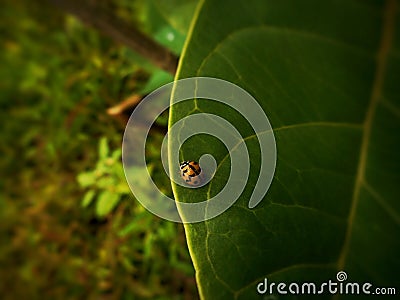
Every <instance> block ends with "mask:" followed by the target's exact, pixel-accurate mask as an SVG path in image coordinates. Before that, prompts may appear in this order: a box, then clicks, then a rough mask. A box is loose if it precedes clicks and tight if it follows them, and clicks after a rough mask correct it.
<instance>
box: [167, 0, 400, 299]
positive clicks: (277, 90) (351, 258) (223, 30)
mask: <svg viewBox="0 0 400 300" xmlns="http://www.w3.org/2000/svg"><path fill="white" fill-rule="evenodd" d="M398 7H399V3H398V1H395V0H393V1H392V0H389V1H386V2H380V1H372V0H371V1H355V0H354V1H348V0H346V1H345V0H340V1H333V0H332V1H317V0H308V1H301V2H300V1H298V2H295V1H272V0H270V1H264V0H263V1H261V0H249V1H245V2H244V1H231V2H229V5H227V3H226V2H223V1H217V0H204V1H202V2H201V3H200V4H199V6H198V8H197V12H196V15H195V20H194V21H193V24H192V25H193V26H192V28H191V30H190V32H189V37H188V40H187V43H186V46H185V48H184V51H183V54H182V59H181V62H180V67H179V70H178V74H177V79H180V78H186V77H193V76H210V77H217V78H221V79H225V80H228V81H231V82H233V83H235V84H237V85H239V86H240V87H242V88H244V89H245V90H247V91H248V92H249V93H250V94H252V95H253V96H254V97H255V98H256V99H257V101H258V102H259V104H260V105H261V107H262V108H263V109H264V111H265V112H266V114H267V115H268V117H269V120H270V122H271V124H272V127H273V130H274V134H275V138H276V143H277V156H278V157H277V167H276V172H275V177H274V180H273V182H272V185H271V187H270V189H269V191H268V193H267V195H266V196H265V198H264V199H263V201H262V202H261V203H260V204H259V205H258V206H257V207H255V208H254V209H249V208H248V200H249V197H250V195H251V192H252V189H253V188H254V185H255V183H256V181H257V176H258V173H259V167H258V166H259V163H258V162H259V161H260V151H259V147H258V144H257V140H256V139H255V138H254V136H253V137H251V136H252V135H253V131H252V129H251V128H250V127H249V124H248V123H247V122H246V120H244V119H243V118H242V117H241V116H240V115H238V114H237V113H235V112H234V111H232V110H230V109H227V108H225V107H221V105H219V104H215V103H211V102H210V101H207V100H202V99H200V100H199V99H198V100H197V101H196V103H195V102H194V101H186V102H184V103H180V104H179V105H176V106H173V108H172V109H171V110H170V118H171V124H174V123H175V122H177V121H178V120H180V119H182V118H183V117H185V116H188V115H190V114H193V113H213V114H217V115H219V116H221V117H223V118H225V119H226V120H228V121H229V122H231V123H232V124H233V125H234V126H235V127H236V128H237V129H238V130H239V131H240V133H241V134H242V136H243V138H246V141H245V142H246V145H247V147H248V150H249V155H250V157H251V171H250V176H249V179H248V182H247V186H246V188H245V191H244V192H243V194H242V195H241V197H240V198H239V199H238V200H237V201H236V203H235V204H234V205H233V206H232V207H231V208H230V209H229V210H227V211H226V212H225V213H223V214H222V215H220V216H218V217H216V218H214V219H211V220H208V221H205V222H202V223H196V224H186V225H185V230H186V235H187V239H188V245H189V249H190V253H191V256H192V259H193V262H194V265H195V269H196V274H197V275H196V276H197V281H198V285H199V291H200V295H201V297H202V298H203V299H218V298H222V299H231V298H236V299H252V298H254V299H259V297H260V295H258V294H257V290H256V286H257V283H258V282H261V281H262V280H264V278H268V281H269V282H271V281H272V282H279V281H285V282H290V281H297V282H310V281H313V280H314V281H316V282H321V281H328V280H329V279H331V280H335V279H336V273H337V272H338V271H340V270H344V271H345V272H346V273H347V275H348V281H350V282H370V283H372V284H373V286H374V287H375V286H395V287H397V290H399V283H398V275H397V270H398V269H399V268H400V260H399V258H398V253H400V239H399V235H400V201H399V193H398V187H397V186H398V183H399V182H400V176H399V174H400V173H399V171H398V170H399V168H400V159H399V152H400V136H399V134H398V132H399V130H400V122H399V118H400V99H399V95H400V88H399V84H398V82H399V74H400V21H399V19H400V18H399V8H398ZM204 153H210V154H212V155H213V156H214V158H215V159H216V161H217V164H218V171H217V173H216V174H215V176H214V178H213V180H212V182H211V183H210V184H209V185H207V186H205V187H202V188H199V189H187V188H183V187H180V186H174V194H175V198H176V199H177V200H178V201H181V202H195V201H202V200H206V199H208V198H210V197H212V196H213V195H215V194H216V193H218V192H219V191H220V190H221V189H222V188H223V186H224V185H225V183H226V180H227V178H228V177H229V170H230V168H229V167H230V160H229V159H227V155H228V153H227V151H226V149H225V148H224V146H223V145H222V144H221V143H218V141H216V140H215V138H212V137H209V136H204V135H199V136H196V137H194V138H192V139H191V140H188V141H187V142H186V143H185V144H184V145H183V147H182V149H181V157H182V160H195V159H198V157H199V156H201V155H202V154H204ZM182 217H183V218H184V216H182ZM325 296H326V297H328V298H330V297H331V296H330V295H329V294H325ZM337 297H338V298H341V297H344V296H337ZM289 298H290V297H289Z"/></svg>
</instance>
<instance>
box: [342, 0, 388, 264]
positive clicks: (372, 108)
mask: <svg viewBox="0 0 400 300" xmlns="http://www.w3.org/2000/svg"><path fill="white" fill-rule="evenodd" d="M395 16H396V0H387V1H386V3H385V8H384V11H383V26H382V36H381V41H380V45H379V48H378V52H377V56H376V61H377V63H376V65H377V67H376V71H375V77H374V81H373V85H372V90H371V97H370V102H369V105H368V108H367V112H366V115H365V120H364V124H363V135H362V141H361V147H360V159H359V162H358V166H357V173H356V179H355V185H354V191H353V196H352V201H351V207H350V213H349V217H348V226H347V232H346V237H345V241H344V244H343V248H342V250H341V253H340V255H339V259H338V264H337V268H338V270H339V271H340V270H343V269H344V266H345V264H346V258H347V255H348V251H349V246H350V242H351V238H352V233H353V226H354V218H355V216H356V212H357V205H358V201H359V199H360V190H361V187H362V186H363V185H364V184H365V170H366V163H367V158H368V146H369V140H370V136H371V128H372V123H373V119H374V116H375V112H376V107H377V105H378V103H379V100H380V98H381V97H382V87H383V82H384V79H385V78H384V77H385V73H386V66H387V57H388V53H389V51H390V48H391V45H392V40H393V35H394V27H395Z"/></svg>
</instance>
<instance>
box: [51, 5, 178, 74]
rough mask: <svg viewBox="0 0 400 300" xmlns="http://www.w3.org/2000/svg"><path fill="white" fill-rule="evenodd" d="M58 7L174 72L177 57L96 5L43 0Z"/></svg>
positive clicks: (157, 64)
mask: <svg viewBox="0 0 400 300" xmlns="http://www.w3.org/2000/svg"><path fill="white" fill-rule="evenodd" d="M47 1H48V2H50V3H51V4H54V5H56V6H58V7H60V8H61V9H63V10H65V11H67V12H69V13H71V14H74V15H75V16H77V17H78V18H79V19H81V20H82V21H83V22H85V23H86V24H88V25H89V26H92V27H94V28H95V29H97V30H98V31H100V32H101V33H104V34H105V35H108V36H109V37H111V38H112V39H114V40H115V41H117V42H120V43H122V44H124V45H126V46H128V47H130V48H131V49H133V50H134V51H136V52H137V53H139V54H140V55H142V56H143V57H145V58H147V59H149V60H150V61H151V62H152V63H153V64H155V65H156V66H158V67H160V68H161V69H163V70H165V71H167V72H169V73H171V74H175V72H176V68H177V65H178V57H177V56H176V55H174V54H173V53H172V52H170V51H169V50H168V49H166V48H165V47H163V46H161V45H160V44H158V43H157V42H155V41H154V40H152V39H150V38H149V37H148V36H147V35H145V34H143V33H142V32H140V31H139V30H138V29H137V28H136V27H134V26H132V25H131V24H129V23H127V22H125V21H123V20H121V19H118V18H116V17H115V16H114V15H112V14H110V13H109V12H107V11H106V10H104V9H102V8H100V7H99V6H98V5H97V6H96V5H93V4H89V3H88V2H86V1H84V0H47Z"/></svg>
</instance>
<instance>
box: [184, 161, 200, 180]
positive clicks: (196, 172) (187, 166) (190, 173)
mask: <svg viewBox="0 0 400 300" xmlns="http://www.w3.org/2000/svg"><path fill="white" fill-rule="evenodd" d="M180 168H181V177H182V179H183V180H184V181H185V182H186V183H187V184H189V185H193V186H196V185H199V184H200V183H201V182H202V175H203V174H201V168H200V165H199V163H198V162H196V161H192V160H191V161H183V162H181V165H180Z"/></svg>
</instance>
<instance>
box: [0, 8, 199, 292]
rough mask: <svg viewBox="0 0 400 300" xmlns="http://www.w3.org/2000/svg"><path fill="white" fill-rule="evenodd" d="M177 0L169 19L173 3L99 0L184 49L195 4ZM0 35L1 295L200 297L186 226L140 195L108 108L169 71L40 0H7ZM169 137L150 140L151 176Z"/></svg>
mask: <svg viewBox="0 0 400 300" xmlns="http://www.w3.org/2000/svg"><path fill="white" fill-rule="evenodd" d="M169 3H170V4H172V5H175V7H176V8H177V12H179V11H184V12H185V15H184V17H183V16H182V18H181V19H179V18H178V17H179V14H172V13H171V14H167V15H168V16H169V17H165V15H164V16H163V15H162V13H163V12H165V13H167V12H166V10H165V7H169V8H170V9H171V8H172V7H173V6H168V5H167V4H168V1H161V2H156V1H140V2H139V1H126V0H118V1H117V0H115V1H99V5H100V4H101V5H109V6H110V8H111V9H112V10H113V11H114V13H115V14H117V15H118V16H119V17H121V18H124V19H126V20H127V21H130V22H132V23H135V24H137V25H138V26H140V27H141V28H143V30H144V31H146V32H147V33H148V34H150V35H151V36H153V37H154V38H155V39H157V40H158V41H159V42H160V43H163V44H164V45H166V46H167V47H169V48H170V49H171V50H173V51H174V52H175V53H179V52H180V49H181V48H182V45H183V41H184V38H185V34H186V31H187V28H188V22H189V21H190V18H188V14H189V16H190V13H191V12H192V11H193V9H194V5H195V1H188V2H185V1H170V2H169ZM0 34H1V40H0V43H1V47H2V51H1V52H0V64H1V68H0V91H1V95H0V107H1V110H0V124H1V128H2V130H1V141H2V143H1V144H0V153H1V154H2V155H1V156H0V171H1V181H0V190H1V193H0V243H1V244H0V264H1V270H0V295H1V298H2V299H137V298H139V299H140V298H158V299H170V298H174V299H175V298H176V299H181V298H182V299H193V298H195V297H197V296H196V295H197V291H196V287H195V282H194V271H193V267H192V264H191V261H190V258H189V254H188V250H187V246H186V242H185V237H184V232H183V228H182V226H181V225H178V224H174V223H170V222H166V221H163V220H161V219H159V218H157V217H155V216H153V215H152V214H150V213H148V212H147V211H146V210H145V209H144V208H142V207H141V206H140V205H139V204H138V203H137V201H135V200H134V199H133V198H132V196H131V193H130V190H129V188H128V186H127V184H126V181H125V178H124V174H123V169H122V165H121V160H120V159H121V152H120V148H121V147H120V146H121V137H122V133H123V129H124V126H123V124H121V122H120V121H118V120H117V119H115V118H113V117H111V116H109V115H107V113H106V109H107V108H108V107H110V106H113V105H116V104H117V103H119V102H120V101H122V100H124V99H126V98H127V97H129V96H130V95H132V94H140V95H145V94H147V93H148V92H150V91H152V90H153V89H154V88H156V87H158V86H160V85H162V84H163V83H166V82H168V81H171V80H172V76H171V75H169V74H166V73H165V72H163V71H161V70H159V69H157V68H155V67H153V66H152V65H150V64H149V63H148V62H147V61H146V60H145V59H143V58H141V57H139V56H138V55H136V54H135V53H134V52H132V51H131V50H129V49H127V48H125V47H123V46H121V45H116V44H115V43H114V42H113V41H111V40H110V39H108V38H105V37H103V36H101V35H99V33H98V32H96V31H95V30H92V29H90V28H87V27H86V26H84V25H83V24H82V23H81V22H79V21H78V20H77V19H75V18H74V17H73V16H70V15H65V14H63V13H61V12H59V11H57V10H55V9H54V8H53V7H43V6H39V5H37V3H34V2H29V1H11V0H6V1H2V9H1V10H0ZM163 123H165V119H164V121H163V120H161V124H163ZM161 140H162V136H161V134H157V133H155V134H154V136H152V137H151V139H150V141H149V145H148V149H149V150H148V155H149V158H148V162H149V169H150V170H152V171H153V172H154V173H155V174H158V173H159V171H160V170H159V169H158V168H160V166H159V163H158V160H159V150H157V149H159V143H160V142H161ZM156 180H157V184H158V185H159V186H161V187H162V188H163V189H164V190H165V192H166V193H169V192H170V186H169V182H168V181H166V180H165V178H164V177H160V178H159V179H156Z"/></svg>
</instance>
